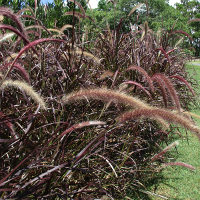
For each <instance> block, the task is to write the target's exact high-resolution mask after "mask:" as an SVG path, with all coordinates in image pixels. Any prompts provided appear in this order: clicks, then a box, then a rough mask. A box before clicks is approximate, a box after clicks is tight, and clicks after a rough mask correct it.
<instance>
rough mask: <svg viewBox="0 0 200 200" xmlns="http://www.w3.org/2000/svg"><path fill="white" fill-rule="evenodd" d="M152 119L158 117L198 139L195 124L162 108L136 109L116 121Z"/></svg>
mask: <svg viewBox="0 0 200 200" xmlns="http://www.w3.org/2000/svg"><path fill="white" fill-rule="evenodd" d="M154 117H159V118H161V119H163V120H165V121H167V122H170V123H175V124H179V125H181V126H183V127H184V128H186V129H188V130H190V131H192V132H194V133H196V135H197V137H198V138H199V139H200V128H199V127H197V126H196V125H195V124H192V123H191V120H189V119H187V118H185V117H183V116H181V115H179V114H177V113H174V112H172V111H169V110H165V109H162V108H144V109H136V110H133V111H128V112H125V113H124V114H122V115H120V116H119V117H118V118H117V119H116V120H117V121H118V122H120V123H122V122H126V121H129V120H133V119H137V118H154Z"/></svg>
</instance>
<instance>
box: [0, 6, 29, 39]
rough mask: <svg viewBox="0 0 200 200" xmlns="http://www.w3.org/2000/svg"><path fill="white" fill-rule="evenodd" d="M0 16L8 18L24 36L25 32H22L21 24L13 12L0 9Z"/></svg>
mask: <svg viewBox="0 0 200 200" xmlns="http://www.w3.org/2000/svg"><path fill="white" fill-rule="evenodd" d="M0 15H4V16H6V17H8V18H10V19H11V20H13V21H14V22H15V23H16V25H17V28H18V29H19V31H20V32H21V33H22V34H23V35H24V36H25V35H26V31H25V30H24V27H23V24H22V22H21V20H20V18H19V16H18V15H16V14H14V13H13V11H12V10H11V9H10V8H7V7H0Z"/></svg>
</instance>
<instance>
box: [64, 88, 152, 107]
mask: <svg viewBox="0 0 200 200" xmlns="http://www.w3.org/2000/svg"><path fill="white" fill-rule="evenodd" d="M85 98H87V99H94V100H101V101H103V102H110V101H112V102H114V103H121V104H124V105H129V106H131V107H135V108H149V105H148V104H146V103H144V102H143V101H141V100H140V99H137V98H135V97H132V96H129V95H127V94H125V93H123V92H119V91H114V90H109V89H105V88H104V89H102V88H98V89H83V90H80V91H78V92H72V93H70V94H68V95H65V96H64V97H63V99H62V101H63V103H65V104H66V103H70V102H74V101H76V100H82V99H85Z"/></svg>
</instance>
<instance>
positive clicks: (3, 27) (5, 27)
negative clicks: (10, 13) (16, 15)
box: [0, 24, 30, 44]
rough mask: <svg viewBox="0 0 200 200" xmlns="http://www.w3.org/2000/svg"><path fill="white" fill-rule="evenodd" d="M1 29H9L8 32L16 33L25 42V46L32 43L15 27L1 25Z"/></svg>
mask: <svg viewBox="0 0 200 200" xmlns="http://www.w3.org/2000/svg"><path fill="white" fill-rule="evenodd" d="M0 29H8V30H10V31H12V32H14V33H16V34H17V35H18V36H19V37H21V38H22V39H23V40H24V41H25V44H27V43H30V42H29V40H28V39H27V38H26V36H25V35H24V34H22V33H21V32H20V31H18V30H17V29H16V28H14V27H12V26H10V25H5V24H1V25H0Z"/></svg>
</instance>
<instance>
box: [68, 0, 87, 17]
mask: <svg viewBox="0 0 200 200" xmlns="http://www.w3.org/2000/svg"><path fill="white" fill-rule="evenodd" d="M69 1H70V2H72V3H74V4H75V5H77V6H78V7H79V8H80V10H81V12H82V14H83V16H85V10H84V8H83V6H82V5H81V4H80V3H79V2H77V1H75V0H69Z"/></svg>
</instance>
